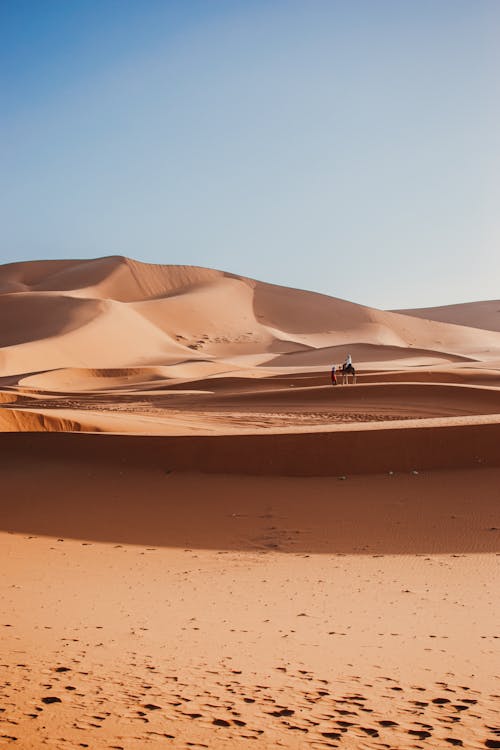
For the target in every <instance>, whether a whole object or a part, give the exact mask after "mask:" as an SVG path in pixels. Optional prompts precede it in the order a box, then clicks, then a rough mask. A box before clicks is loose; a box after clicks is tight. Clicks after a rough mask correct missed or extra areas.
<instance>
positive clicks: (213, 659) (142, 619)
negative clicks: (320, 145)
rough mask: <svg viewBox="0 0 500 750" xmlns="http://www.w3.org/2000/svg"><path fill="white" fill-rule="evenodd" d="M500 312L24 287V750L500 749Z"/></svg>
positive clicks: (232, 281) (10, 651)
mask: <svg viewBox="0 0 500 750" xmlns="http://www.w3.org/2000/svg"><path fill="white" fill-rule="evenodd" d="M498 307H499V303H498V302H483V303H473V304H471V305H463V306H449V307H447V308H433V309H429V310H416V311H404V310H403V311H399V312H387V311H382V310H375V309H373V308H369V307H365V306H363V305H359V304H354V303H352V302H349V301H346V300H343V299H336V298H331V297H327V296H325V295H320V294H315V293H313V292H307V291H301V290H296V289H287V288H284V287H279V286H276V285H272V284H267V283H264V282H260V281H255V280H252V279H247V278H244V277H240V276H236V275H234V274H228V273H224V272H222V271H216V270H211V269H203V268H195V267H190V266H166V265H165V266H154V265H150V264H144V263H138V262H136V261H133V260H129V259H126V258H121V257H108V258H99V259H96V260H91V261H89V260H75V261H40V262H26V263H17V264H10V265H4V266H0V456H1V462H0V472H1V487H2V492H1V493H0V519H1V524H0V539H1V542H2V544H1V545H0V550H1V552H0V582H1V584H2V585H1V586H0V630H1V635H2V638H1V639H0V656H1V660H0V686H1V693H2V701H1V703H0V746H2V747H3V746H10V745H14V746H19V747H22V748H26V750H39V748H41V747H49V748H61V749H62V748H73V747H75V748H76V747H91V748H95V749H96V750H109V749H110V748H115V749H116V750H138V749H139V748H142V747H152V748H165V747H172V748H188V747H209V748H215V750H218V748H228V749H229V748H231V749H232V748H243V747H248V746H249V744H250V745H252V746H253V747H257V748H271V747H272V748H274V747H287V748H296V749H297V750H303V748H311V750H324V748H328V747H339V748H345V749H346V750H375V749H376V748H380V747H386V748H398V749H400V750H406V748H408V750H410V749H411V750H414V748H416V747H421V748H425V747H429V748H437V747H449V746H457V747H467V748H473V749H474V750H479V749H480V748H485V747H489V748H493V747H498V746H500V734H499V730H498V701H499V696H498V687H497V686H498V669H497V667H496V662H495V656H496V654H497V651H498V648H497V643H498V636H497V627H496V626H497V620H498V612H497V607H496V600H497V598H498V597H497V596H496V593H497V592H496V589H497V586H496V580H497V576H498V561H499V560H500V557H499V554H500V541H499V529H500V518H499V515H498V482H499V481H500V475H499V472H500V451H499V450H498V445H499V443H500V324H499V323H498V309H497V308H498ZM347 351H350V352H351V354H352V356H353V359H354V363H355V365H356V369H357V383H356V384H353V383H350V384H349V385H340V384H339V385H337V386H335V387H332V385H331V384H330V366H331V364H332V362H336V363H339V362H340V361H342V360H343V359H344V357H345V354H346V353H347ZM249 741H250V742H249Z"/></svg>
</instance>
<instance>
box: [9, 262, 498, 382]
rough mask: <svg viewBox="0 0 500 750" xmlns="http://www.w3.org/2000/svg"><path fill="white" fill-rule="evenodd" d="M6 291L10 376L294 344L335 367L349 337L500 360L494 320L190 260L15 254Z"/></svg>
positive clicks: (431, 354)
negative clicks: (417, 310) (388, 305)
mask: <svg viewBox="0 0 500 750" xmlns="http://www.w3.org/2000/svg"><path fill="white" fill-rule="evenodd" d="M0 289H2V290H4V291H3V293H0V304H1V308H0V309H1V310H3V315H2V316H1V317H2V320H3V321H4V322H3V324H2V329H0V345H2V349H1V355H0V374H1V375H4V376H6V375H12V374H21V373H28V372H33V371H40V370H52V369H56V368H71V367H76V368H81V367H86V368H94V369H95V368H101V369H102V368H113V367H115V368H116V367H124V368H136V367H141V366H144V365H149V366H156V367H162V366H164V365H167V364H171V363H175V362H179V363H180V362H182V361H183V360H185V359H188V358H189V359H195V360H196V359H208V360H216V359H218V358H224V359H225V360H226V361H228V362H230V361H231V359H233V358H234V359H235V363H237V362H238V358H240V357H241V356H245V355H249V354H250V355H252V354H253V355H262V356H260V359H259V363H260V364H262V363H263V362H265V361H266V359H267V362H268V363H269V364H271V365H278V366H281V365H282V364H283V363H284V362H285V361H287V356H288V354H293V356H294V359H291V360H288V361H289V362H290V364H293V366H295V365H298V366H300V364H301V361H302V359H303V362H304V364H306V365H307V364H317V365H326V364H327V363H328V359H329V358H330V357H332V356H339V355H340V354H341V350H345V348H346V347H349V346H351V345H353V346H354V347H356V349H355V351H356V355H357V358H358V361H359V362H360V363H361V364H363V363H365V364H366V363H369V362H370V361H371V362H384V361H388V359H390V358H391V355H394V356H393V359H395V360H400V359H404V354H405V352H406V354H407V356H408V357H410V358H412V357H413V360H414V364H418V363H424V364H429V363H432V362H434V363H437V362H449V361H460V359H461V358H464V359H467V358H469V359H474V360H479V361H487V360H492V359H494V358H495V357H496V358H498V359H500V332H497V331H494V330H493V331H489V330H484V329H481V330H479V329H471V328H470V327H469V326H467V327H464V326H456V325H449V324H446V323H440V322H434V321H430V320H422V319H421V318H419V317H410V316H408V315H400V314H396V313H390V312H384V311H381V310H375V309H372V308H368V307H364V306H362V305H358V304H354V303H352V302H347V301H345V300H341V299H335V298H330V297H326V296H324V295H320V294H315V293H313V292H305V291H301V290H295V289H288V288H284V287H278V286H275V285H271V284H266V283H263V282H258V281H253V280H251V279H245V278H243V277H237V276H234V275H231V274H225V273H223V272H221V271H214V270H210V269H201V268H194V267H189V266H153V265H148V264H143V263H138V262H136V261H131V260H128V259H125V258H119V257H110V258H101V259H98V260H95V261H73V262H69V261H68V262H59V261H52V262H48V261H47V262H45V261H44V262H32V263H21V264H11V265H7V266H2V267H0ZM483 317H484V316H483ZM7 321H8V323H7ZM410 350H412V351H411V352H410ZM302 351H303V353H302ZM297 352H298V353H297ZM287 353H288V354H287ZM273 354H274V357H273ZM276 355H279V356H278V358H277V359H276ZM297 358H298V359H297ZM419 358H420V359H419ZM422 358H423V359H422ZM417 360H418V361H417ZM240 364H241V362H240Z"/></svg>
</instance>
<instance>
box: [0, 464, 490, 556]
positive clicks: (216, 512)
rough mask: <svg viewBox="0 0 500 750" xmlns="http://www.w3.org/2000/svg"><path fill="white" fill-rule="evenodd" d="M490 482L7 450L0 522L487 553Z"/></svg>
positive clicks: (139, 536)
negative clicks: (186, 465)
mask: <svg viewBox="0 0 500 750" xmlns="http://www.w3.org/2000/svg"><path fill="white" fill-rule="evenodd" d="M499 480H500V469H498V468H488V469H487V468H484V469H469V470H455V471H446V472H444V471H436V472H429V473H425V474H418V475H417V474H411V473H410V474H401V475H396V476H389V475H370V476H351V477H346V478H345V479H342V478H340V479H339V478H336V477H309V478H293V477H278V476H274V477H269V476H265V477H258V476H240V475H207V474H196V473H180V472H179V473H177V472H170V471H169V469H168V467H165V468H163V469H162V468H159V467H141V466H131V465H127V464H121V465H120V464H116V463H109V462H101V463H99V462H95V461H93V462H89V461H85V460H83V461H82V460H73V461H70V460H59V459H58V457H57V456H53V457H52V458H45V459H43V460H41V459H39V458H29V457H27V456H26V457H23V456H19V457H18V458H17V459H16V458H14V457H12V456H11V458H10V460H8V461H6V460H5V459H4V460H2V461H1V464H0V481H1V487H2V492H1V498H0V530H2V531H6V532H11V533H16V534H29V535H43V536H50V537H57V538H61V539H81V540H87V541H93V542H103V543H111V542H113V543H121V544H135V545H144V546H157V547H181V548H197V549H221V550H241V551H254V552H271V551H273V552H283V553H339V554H357V555H385V554H431V553H432V554H436V553H450V554H468V553H477V552H491V553H493V552H498V551H500V519H499V514H498V509H497V490H496V488H497V487H498V482H499Z"/></svg>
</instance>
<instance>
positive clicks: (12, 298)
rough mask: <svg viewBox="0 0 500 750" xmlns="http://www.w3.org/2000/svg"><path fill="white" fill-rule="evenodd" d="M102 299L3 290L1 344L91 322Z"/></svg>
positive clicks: (21, 341)
mask: <svg viewBox="0 0 500 750" xmlns="http://www.w3.org/2000/svg"><path fill="white" fill-rule="evenodd" d="M104 307H105V304H104V302H102V301H101V300H93V299H92V300H91V299H88V300H87V299H77V298H75V297H66V296H64V295H62V294H60V295H57V296H56V295H50V296H47V295H43V294H38V293H34V292H32V293H26V292H22V293H17V294H0V347H8V346H15V345H17V344H25V343H27V342H30V341H38V340H41V339H48V338H52V337H54V336H58V335H60V334H65V333H68V332H69V331H72V330H75V329H77V328H82V327H83V326H86V325H88V324H89V323H90V322H91V321H92V320H94V319H95V318H97V317H98V316H99V315H100V314H101V313H102V312H103V311H104Z"/></svg>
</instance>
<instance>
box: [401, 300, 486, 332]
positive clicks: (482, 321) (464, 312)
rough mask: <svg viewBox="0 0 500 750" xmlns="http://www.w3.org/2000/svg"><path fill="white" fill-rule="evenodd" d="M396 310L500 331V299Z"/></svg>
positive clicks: (416, 315)
mask: <svg viewBox="0 0 500 750" xmlns="http://www.w3.org/2000/svg"><path fill="white" fill-rule="evenodd" d="M394 312H397V313H402V314H404V315H411V316H412V317H414V318H425V319H426V320H438V321H441V322H442V323H454V324H455V325H460V326H470V327H471V328H482V329H484V330H486V331H500V300H486V301H483V302H464V303H462V304H459V305H443V306H441V307H420V308H416V309H414V310H394Z"/></svg>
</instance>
